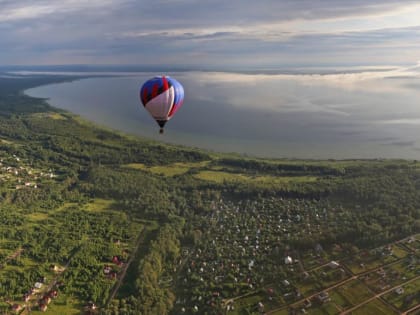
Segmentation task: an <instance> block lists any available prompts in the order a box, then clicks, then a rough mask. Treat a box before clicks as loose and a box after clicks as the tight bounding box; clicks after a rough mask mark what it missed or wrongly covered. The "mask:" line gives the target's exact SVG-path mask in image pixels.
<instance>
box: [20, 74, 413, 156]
mask: <svg viewBox="0 0 420 315" xmlns="http://www.w3.org/2000/svg"><path fill="white" fill-rule="evenodd" d="M169 75H171V76H173V77H175V78H177V79H178V80H179V81H180V82H181V83H182V84H183V85H184V88H185V95H186V97H185V103H184V106H183V107H182V108H181V109H180V110H179V111H178V113H177V114H176V116H175V117H174V118H173V119H172V120H171V121H170V122H168V124H167V125H166V127H165V134H164V135H159V134H158V130H159V128H158V126H157V124H156V123H155V122H154V121H153V119H152V118H151V117H150V116H149V114H148V113H147V111H146V110H145V109H144V108H143V106H142V105H141V104H140V101H139V97H138V91H139V87H140V85H141V84H142V83H143V82H144V81H145V80H147V79H148V78H150V77H151V76H153V74H151V73H140V74H138V75H135V76H133V75H131V76H126V77H113V78H90V79H83V80H78V81H74V82H68V83H60V84H52V85H48V86H42V87H38V88H34V89H30V90H28V91H26V93H27V94H29V95H31V96H35V97H44V98H49V103H50V104H51V105H53V106H55V107H58V108H62V109H66V110H69V111H71V112H73V113H76V114H79V115H81V116H83V117H85V118H87V119H89V120H92V121H94V122H96V123H98V124H100V125H104V126H107V127H111V128H114V129H117V130H121V131H124V132H127V133H130V134H136V135H141V136H144V137H148V138H152V139H156V140H159V141H163V142H169V143H176V144H183V145H187V146H195V147H200V148H205V149H210V150H214V151H224V152H238V153H244V154H248V155H253V156H261V157H296V158H323V159H329V158H332V159H343V158H406V159H419V158H420V71H419V70H418V67H413V68H410V69H394V70H392V71H391V70H388V71H375V72H359V73H344V74H327V75H289V74H277V75H275V74H270V75H265V74H239V73H216V72H179V73H169Z"/></svg>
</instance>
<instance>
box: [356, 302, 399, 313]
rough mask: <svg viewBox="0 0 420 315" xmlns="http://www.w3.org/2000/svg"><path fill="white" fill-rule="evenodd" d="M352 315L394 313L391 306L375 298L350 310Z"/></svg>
mask: <svg viewBox="0 0 420 315" xmlns="http://www.w3.org/2000/svg"><path fill="white" fill-rule="evenodd" d="M352 314H353V315H366V314H382V315H394V314H397V313H395V312H394V311H393V310H392V309H391V308H389V307H388V306H387V305H385V304H384V303H383V302H382V301H381V300H379V299H375V300H373V301H371V302H369V303H367V304H365V305H363V306H361V307H359V308H358V309H356V310H354V311H353V312H352Z"/></svg>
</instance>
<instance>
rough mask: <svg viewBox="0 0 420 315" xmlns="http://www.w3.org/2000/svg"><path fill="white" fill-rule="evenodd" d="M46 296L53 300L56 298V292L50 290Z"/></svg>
mask: <svg viewBox="0 0 420 315" xmlns="http://www.w3.org/2000/svg"><path fill="white" fill-rule="evenodd" d="M48 296H49V297H50V298H52V299H55V298H56V297H57V296H58V292H57V290H51V291H50V292H48Z"/></svg>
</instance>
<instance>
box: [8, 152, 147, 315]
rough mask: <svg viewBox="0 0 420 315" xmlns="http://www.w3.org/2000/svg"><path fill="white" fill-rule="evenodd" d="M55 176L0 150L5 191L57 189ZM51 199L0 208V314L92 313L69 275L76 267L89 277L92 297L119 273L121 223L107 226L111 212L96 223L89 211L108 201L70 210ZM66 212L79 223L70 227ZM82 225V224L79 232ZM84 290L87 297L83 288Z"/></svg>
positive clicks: (123, 242) (122, 266) (92, 305)
mask: <svg viewBox="0 0 420 315" xmlns="http://www.w3.org/2000/svg"><path fill="white" fill-rule="evenodd" d="M61 180H62V179H61V178H60V176H59V175H57V174H56V173H55V172H54V171H53V170H51V169H45V170H44V169H37V168H35V167H33V166H32V165H31V163H30V162H29V161H27V160H26V159H24V158H20V157H19V156H17V155H15V154H13V155H9V154H7V153H6V152H3V153H1V156H0V185H1V186H0V187H1V189H2V190H3V191H5V192H6V193H8V194H15V193H16V194H18V195H16V196H19V195H20V196H23V198H25V196H27V195H29V196H32V192H31V191H34V192H38V193H40V194H41V196H42V190H43V189H50V187H56V186H59V184H60V181H61ZM15 198H16V197H15ZM23 202H25V199H23ZM86 202H88V205H85V203H86ZM43 203H44V204H46V203H45V202H43ZM55 204H56V203H51V206H50V208H48V207H42V203H36V202H35V203H33V206H32V208H31V209H29V208H25V207H22V208H21V206H19V205H18V204H16V205H10V206H8V207H2V209H1V210H0V292H1V293H0V312H6V313H7V314H29V313H32V314H37V313H38V312H39V313H47V314H57V312H58V313H61V312H63V313H66V312H67V310H68V309H73V310H77V311H78V312H80V309H81V310H82V312H86V313H91V312H95V311H97V309H98V306H97V303H96V301H90V300H88V299H86V301H83V300H82V301H80V300H79V299H78V297H77V295H75V294H74V293H73V292H74V291H75V290H79V289H78V287H77V285H75V284H74V283H73V285H72V286H69V285H68V284H69V282H72V281H73V277H74V275H75V274H76V275H77V273H78V272H89V273H91V274H92V275H94V277H95V278H96V279H98V280H97V281H96V283H95V285H98V287H99V288H100V291H99V294H101V295H103V296H104V297H103V298H102V299H106V297H107V295H108V293H109V292H110V291H111V289H112V288H113V287H114V285H116V283H117V281H118V280H120V278H121V277H122V275H123V274H124V273H125V271H126V269H127V267H128V265H127V264H126V261H127V260H128V257H129V250H130V248H132V244H131V243H130V240H129V239H127V238H128V237H129V234H128V232H127V230H128V229H127V224H129V223H128V222H126V221H124V222H122V221H118V220H116V222H115V224H116V225H118V228H115V226H114V225H112V224H109V222H108V221H112V219H111V218H113V217H115V216H119V214H116V212H115V211H114V212H113V211H109V213H108V214H104V216H103V219H102V220H98V219H97V217H96V215H95V214H94V211H105V212H106V211H108V208H107V207H108V204H109V202H108V201H106V202H105V201H96V200H93V201H92V200H90V201H89V200H88V201H84V203H80V204H79V205H78V206H77V207H75V206H76V204H73V203H69V204H63V205H62V206H59V207H58V208H57V206H56V205H55ZM79 207H82V208H84V209H79ZM66 209H72V211H66ZM91 209H92V210H91ZM72 216H75V217H77V219H78V220H82V221H80V223H84V224H85V225H83V224H81V225H80V226H77V225H76V226H75V225H73V223H74V222H75V219H74V218H73V217H72ZM122 219H124V216H122ZM67 220H68V221H69V223H71V224H68V223H67V222H66V221H67ZM86 224H88V226H90V229H89V228H88V229H86V230H85V227H86ZM139 228H141V226H140V225H138V224H137V225H135V227H134V229H133V235H134V236H133V237H134V239H135V238H136V237H137V235H138V232H139V231H138V229H139ZM108 229H111V230H113V231H116V232H114V234H115V235H114V236H111V235H112V234H110V232H108ZM100 233H106V235H107V236H108V237H102V236H101V234H100ZM98 248H99V249H100V250H99V251H98ZM90 251H95V254H92V253H91V252H90ZM87 252H89V254H87ZM92 260H93V261H92ZM80 285H85V284H84V283H80ZM86 295H87V296H89V295H91V294H90V292H89V290H88V291H86ZM93 297H95V296H93ZM95 298H96V299H100V298H101V297H100V296H96V297H95ZM101 302H102V300H101Z"/></svg>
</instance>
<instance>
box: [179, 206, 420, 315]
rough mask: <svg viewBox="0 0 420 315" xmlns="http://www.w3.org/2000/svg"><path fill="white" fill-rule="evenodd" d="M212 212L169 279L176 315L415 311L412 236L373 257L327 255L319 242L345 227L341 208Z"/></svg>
mask: <svg viewBox="0 0 420 315" xmlns="http://www.w3.org/2000/svg"><path fill="white" fill-rule="evenodd" d="M213 208H214V213H213V214H212V215H211V217H210V218H209V219H208V220H209V222H208V223H209V224H208V229H207V230H206V231H205V232H204V233H203V235H202V237H201V239H200V241H199V242H198V244H197V246H195V247H193V248H185V249H184V252H183V256H184V259H185V260H186V261H185V262H183V263H184V264H183V270H182V271H181V272H180V274H179V276H178V278H177V279H174V280H176V283H177V284H176V285H177V292H178V298H177V301H176V309H177V310H178V311H179V312H180V313H185V314H189V313H197V314H221V313H222V314H232V315H233V314H279V315H280V314H305V313H309V314H340V313H343V314H345V313H350V312H355V313H357V312H360V314H364V313H363V310H364V311H365V312H366V309H367V308H369V310H370V311H371V314H373V313H375V312H374V311H372V309H374V310H376V311H378V309H382V308H384V309H386V310H388V311H387V312H386V313H389V314H395V313H403V312H406V311H408V310H410V309H411V308H414V309H417V307H418V306H420V304H419V303H420V293H419V291H418V287H420V264H419V261H420V237H418V236H416V235H414V236H412V237H410V238H407V239H404V240H401V241H398V242H395V243H392V244H389V245H387V246H381V247H378V248H374V249H371V250H359V249H358V248H355V247H354V246H350V245H349V244H339V243H336V244H332V246H329V249H328V250H326V249H324V248H323V246H322V245H321V242H320V241H317V240H319V239H322V237H321V238H320V237H319V236H320V235H322V234H323V233H327V232H328V230H329V229H334V228H336V227H337V226H339V222H340V220H345V219H346V218H345V213H344V211H342V210H341V209H340V208H337V207H331V206H329V205H328V204H326V203H323V202H320V201H308V200H299V199H294V200H287V199H281V198H280V199H277V200H274V199H273V200H271V201H267V200H265V201H263V202H261V203H258V202H256V201H246V202H242V201H240V202H238V203H237V204H234V203H232V202H227V201H223V200H220V201H219V202H218V203H215V204H214V205H213ZM326 218H328V220H327V219H326ZM327 222H328V223H327ZM305 235H306V236H307V237H309V238H311V237H312V238H313V239H314V243H313V244H314V245H312V246H311V247H310V248H308V249H299V248H298V246H299V243H297V242H296V241H295V240H296V239H298V238H304V237H305ZM308 244H310V242H308ZM180 263H181V262H180ZM416 288H417V289H416ZM378 313H379V311H378Z"/></svg>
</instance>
